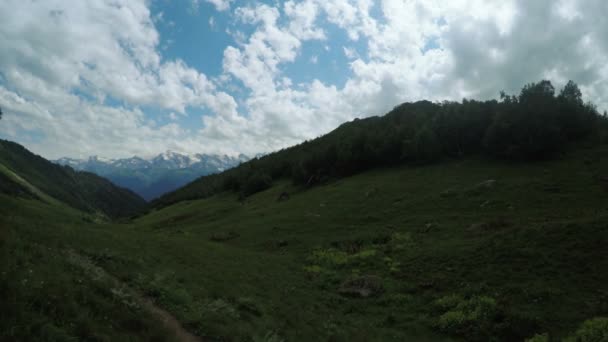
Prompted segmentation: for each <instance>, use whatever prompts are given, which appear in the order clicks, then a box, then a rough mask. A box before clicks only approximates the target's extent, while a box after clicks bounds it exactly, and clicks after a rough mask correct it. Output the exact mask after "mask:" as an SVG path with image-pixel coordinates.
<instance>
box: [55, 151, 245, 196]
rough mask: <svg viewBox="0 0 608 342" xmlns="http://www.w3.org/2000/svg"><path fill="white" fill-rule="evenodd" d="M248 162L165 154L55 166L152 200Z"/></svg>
mask: <svg viewBox="0 0 608 342" xmlns="http://www.w3.org/2000/svg"><path fill="white" fill-rule="evenodd" d="M247 160H249V158H248V157H247V156H245V155H244V154H240V155H239V156H236V157H235V156H227V155H215V154H193V155H187V154H182V153H179V152H174V151H166V152H164V153H161V154H159V155H156V156H153V157H151V158H142V157H138V156H133V157H131V158H122V159H107V158H102V157H98V156H91V157H89V158H86V159H74V158H61V159H58V160H56V161H55V163H57V164H61V165H67V166H70V167H72V168H74V169H76V170H82V171H89V172H93V173H96V174H98V175H100V176H102V177H106V178H108V179H110V180H111V181H113V182H114V183H115V184H117V185H120V186H123V187H126V188H129V189H131V190H133V191H135V192H136V193H138V194H140V195H141V196H142V197H144V198H145V199H152V198H155V197H158V196H160V195H162V194H163V193H165V192H168V191H172V190H175V189H177V188H178V187H180V186H183V185H185V184H186V183H188V182H190V181H192V180H194V179H196V178H198V177H200V176H204V175H208V174H212V173H217V172H222V171H224V170H227V169H230V168H232V167H235V166H237V165H239V164H241V163H243V162H245V161H247Z"/></svg>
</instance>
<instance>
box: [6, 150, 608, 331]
mask: <svg viewBox="0 0 608 342" xmlns="http://www.w3.org/2000/svg"><path fill="white" fill-rule="evenodd" d="M606 175H608V147H607V146H601V147H597V146H596V147H585V146H579V147H577V148H572V149H570V150H568V151H567V152H566V153H565V154H564V155H563V156H562V157H560V158H558V159H557V160H554V161H540V162H535V163H512V162H505V161H499V160H496V161H488V160H485V159H483V158H476V157H473V158H464V159H462V160H455V161H445V162H440V163H436V164H433V165H420V166H402V167H392V168H383V169H378V170H374V171H369V172H364V173H361V174H359V175H356V176H353V177H349V178H345V179H342V180H338V181H335V182H331V183H327V184H325V185H320V186H317V187H314V188H312V189H309V190H306V191H301V189H300V188H299V187H297V186H296V187H294V186H293V185H292V184H291V182H288V181H284V182H277V183H275V184H274V185H273V186H272V187H270V188H269V189H267V190H265V191H262V192H259V193H257V194H254V195H252V196H250V197H248V198H246V199H245V200H241V201H238V194H232V193H229V192H226V193H222V194H218V195H214V196H211V197H209V198H206V199H200V200H195V201H182V202H180V203H177V204H175V205H171V206H169V207H166V208H163V209H160V210H156V211H152V212H150V213H149V214H148V215H146V216H143V217H140V218H139V219H137V220H135V221H134V222H132V223H128V224H91V223H87V222H84V221H82V220H81V219H80V218H79V216H78V215H71V214H67V213H68V211H70V212H72V211H71V210H68V209H64V210H62V211H60V212H57V211H56V210H55V209H52V206H51V205H46V204H43V203H41V202H39V201H32V200H27V199H15V198H12V197H11V198H4V199H3V203H5V205H3V206H2V208H1V209H0V210H1V211H2V212H1V214H2V215H1V217H2V218H3V221H2V222H3V230H2V231H3V236H2V239H3V240H2V244H3V245H2V251H3V253H5V255H4V257H3V258H2V260H3V263H2V272H0V274H1V275H2V277H3V279H2V281H1V282H0V284H2V288H1V290H2V298H9V300H12V301H9V305H7V306H3V307H8V308H9V310H8V311H4V312H3V314H4V315H5V317H2V319H1V320H0V321H1V322H2V323H0V324H2V326H0V331H2V332H4V334H5V336H7V338H8V339H9V340H10V339H11V338H12V339H14V338H15V337H21V339H23V337H24V336H25V337H27V336H42V335H40V334H48V335H44V336H55V337H56V336H61V337H65V338H64V340H67V339H68V337H74V338H78V337H79V336H80V338H82V336H89V337H90V338H92V339H95V340H116V339H117V338H121V336H122V338H123V339H124V338H125V336H129V335H131V337H132V338H133V339H137V340H142V341H144V340H150V338H151V337H150V335H149V334H148V333H146V331H147V330H146V329H148V327H149V325H150V324H151V323H150V322H154V319H153V318H151V317H148V318H147V319H146V318H145V317H146V316H145V315H146V312H145V311H143V312H142V309H141V308H139V307H137V306H136V305H133V304H132V302H131V301H129V296H128V295H124V294H121V292H120V291H117V290H116V289H113V288H112V287H108V286H105V285H104V284H103V282H100V281H99V280H96V278H95V275H91V274H86V272H85V273H83V271H82V270H81V269H80V268H79V267H75V266H73V265H72V264H71V262H72V263H73V261H70V260H71V259H70V256H69V255H71V254H69V253H68V254H66V253H67V252H66V251H73V254H75V255H79V256H81V257H82V258H85V259H86V260H90V262H91V263H93V264H95V265H96V266H98V267H101V268H102V269H103V270H105V271H106V272H108V273H109V274H112V275H113V276H114V277H116V278H118V279H120V280H121V281H122V282H124V283H125V284H127V285H128V286H129V288H131V289H133V290H134V291H137V292H138V293H140V294H142V295H143V296H146V297H147V298H151V299H153V300H154V302H155V303H157V305H159V306H160V307H162V308H164V309H166V310H167V311H168V312H170V313H172V314H173V315H174V316H175V317H176V318H177V319H178V320H179V321H180V322H181V323H182V324H183V326H184V327H185V328H186V329H188V330H189V331H190V332H192V333H194V334H196V335H199V336H202V337H206V338H208V339H209V340H225V341H252V340H253V341H281V340H285V341H311V340H316V341H345V340H354V341H386V340H393V341H403V340H415V341H442V340H446V341H447V340H474V341H475V340H476V341H488V340H500V341H522V340H524V339H525V338H529V337H532V336H533V335H535V334H548V336H550V337H551V338H553V339H554V340H558V341H559V340H561V339H562V338H564V337H567V336H572V335H573V334H575V333H576V331H577V330H578V329H579V327H581V325H582V324H583V322H584V321H587V320H590V319H593V318H600V317H608V300H607V299H608V289H607V288H606V284H607V283H608V272H606V270H608V249H606V245H607V243H608V211H606V206H605V204H606V203H608V183H607V180H606ZM283 193H288V194H289V196H285V195H283V196H281V194H283ZM279 199H281V200H279ZM9 213H12V214H9ZM49 260H51V262H49ZM24 282H26V284H29V285H26V286H23V284H24ZM43 282H44V285H41V284H42V283H43ZM81 282H82V283H81ZM64 301H67V302H66V303H64ZM82 313H84V314H82ZM134 317H137V318H134ZM602 322H605V320H604V321H602V320H601V319H597V320H595V321H590V322H588V323H587V325H589V326H591V325H593V326H595V327H596V328H595V329H596V330H597V329H601V325H602V324H605V323H602ZM109 327H111V328H109ZM158 329H160V328H158ZM586 329H587V330H589V331H593V328H589V327H587V328H586ZM587 330H586V331H587ZM156 331H157V333H158V334H159V335H158V336H162V333H163V332H162V331H161V330H156ZM604 331H605V330H604ZM57 334H59V335H57ZM146 334H148V335H146ZM580 334H583V332H580V333H579V335H580ZM91 336H92V337H91ZM157 338H160V337H157ZM539 338H540V337H539ZM17 339H19V338H17ZM581 341H592V340H581ZM593 341H595V340H593ZM597 341H601V340H597Z"/></svg>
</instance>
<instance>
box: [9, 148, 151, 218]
mask: <svg viewBox="0 0 608 342" xmlns="http://www.w3.org/2000/svg"><path fill="white" fill-rule="evenodd" d="M0 175H1V176H0V182H1V183H0V184H1V185H0V189H5V188H6V189H5V190H4V191H2V193H7V192H8V193H15V192H18V193H20V194H22V195H26V194H29V195H30V196H36V197H38V198H40V199H42V200H45V201H47V202H49V201H57V200H59V201H61V202H64V203H66V204H68V205H70V206H72V207H74V208H76V209H79V210H82V211H86V212H89V213H96V212H99V213H101V214H102V215H105V216H108V217H110V218H118V217H128V216H132V215H135V214H137V213H139V212H141V211H142V210H143V209H144V207H145V205H146V202H145V201H144V200H143V199H141V198H140V197H139V196H137V195H136V194H134V193H133V192H131V191H129V190H126V189H122V188H119V187H117V186H115V185H113V184H112V183H110V182H109V181H108V180H106V179H104V178H101V177H99V176H97V175H95V174H92V173H88V172H78V171H74V170H73V169H71V168H70V167H65V166H59V165H56V164H53V163H51V162H49V161H47V160H46V159H44V158H42V157H40V156H37V155H35V154H33V153H31V152H29V151H28V150H26V149H25V148H24V147H23V146H21V145H18V144H16V143H13V142H10V141H5V140H0ZM11 183H13V184H11ZM14 183H16V184H14ZM5 191H6V192H5Z"/></svg>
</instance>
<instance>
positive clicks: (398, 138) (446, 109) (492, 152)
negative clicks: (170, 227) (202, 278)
mask: <svg viewBox="0 0 608 342" xmlns="http://www.w3.org/2000/svg"><path fill="white" fill-rule="evenodd" d="M582 140H585V141H593V142H594V143H598V142H602V141H608V117H606V116H602V115H600V114H599V113H598V111H597V109H596V108H595V106H594V105H593V104H590V103H587V104H585V103H583V100H582V94H581V92H580V90H579V88H578V86H577V85H576V84H575V83H573V82H569V83H568V84H567V85H566V86H565V87H564V89H562V90H561V91H560V92H559V94H558V95H557V96H556V94H555V89H554V88H553V86H552V85H551V83H550V82H549V81H541V82H538V83H532V84H528V85H526V86H525V87H524V88H523V89H522V90H521V93H520V94H519V95H506V94H504V93H502V94H501V101H500V102H498V101H496V100H491V101H485V102H480V101H474V100H466V99H465V100H463V101H462V103H458V102H443V103H431V102H428V101H420V102H416V103H404V104H401V105H399V106H397V107H395V108H394V109H393V110H392V111H391V112H389V113H388V114H386V115H384V116H382V117H371V118H367V119H363V120H358V119H357V120H355V121H352V122H349V123H345V124H343V125H342V126H340V127H338V128H337V129H336V130H334V131H333V132H331V133H329V134H327V135H325V136H322V137H320V138H317V139H314V140H311V141H307V142H304V143H302V144H300V145H297V146H294V147H291V148H287V149H285V150H281V151H279V152H276V153H272V154H270V155H267V156H264V157H262V158H259V159H254V160H251V161H249V162H247V163H244V164H241V165H240V166H239V167H237V168H235V169H232V170H228V171H226V172H223V173H221V174H219V175H213V176H207V177H202V178H199V179H198V180H196V181H194V182H192V183H190V184H189V185H187V186H185V187H183V188H181V189H178V190H176V191H175V192H173V193H169V194H166V195H164V196H162V197H161V198H159V199H157V200H155V201H153V206H154V207H156V208H161V207H164V206H167V205H170V204H173V203H177V202H179V201H183V200H192V199H198V198H205V197H209V196H212V195H214V194H217V193H221V192H224V191H233V192H236V193H240V194H241V196H243V197H246V196H249V195H251V194H253V193H255V192H258V191H262V190H265V189H267V188H268V187H270V185H271V183H272V181H278V180H283V179H290V180H291V181H292V182H293V183H294V184H295V185H298V186H303V187H310V186H312V185H317V184H322V183H324V182H327V181H329V180H336V179H340V178H343V177H347V176H351V175H354V174H357V173H359V172H363V171H365V170H369V169H373V168H377V167H381V166H394V165H418V164H420V163H429V162H436V161H439V160H442V159H459V158H465V157H471V156H486V157H489V158H494V159H496V158H498V159H503V160H519V161H534V160H542V159H550V158H553V157H556V156H558V155H559V154H560V153H562V152H563V151H564V150H565V149H566V148H567V146H568V145H569V144H572V143H575V142H579V141H582Z"/></svg>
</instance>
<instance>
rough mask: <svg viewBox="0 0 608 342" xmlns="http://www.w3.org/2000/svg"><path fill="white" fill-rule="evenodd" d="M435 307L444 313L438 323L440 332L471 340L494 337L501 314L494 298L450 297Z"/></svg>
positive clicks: (444, 298) (437, 302) (441, 299)
mask: <svg viewBox="0 0 608 342" xmlns="http://www.w3.org/2000/svg"><path fill="white" fill-rule="evenodd" d="M435 305H436V306H437V307H438V309H439V310H440V311H441V312H443V313H442V314H441V315H440V316H439V318H438V319H437V322H436V326H437V327H438V328H439V330H441V331H443V332H446V333H449V334H454V335H461V336H464V337H466V338H467V339H470V340H487V339H488V338H489V337H491V336H493V328H494V326H495V323H496V319H497V317H498V313H499V312H498V308H497V305H496V300H494V299H493V298H491V297H487V296H475V297H471V298H470V299H464V298H463V297H460V296H458V295H450V296H446V297H442V298H440V299H438V300H437V301H436V302H435Z"/></svg>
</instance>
